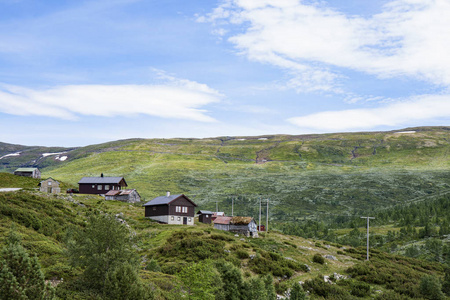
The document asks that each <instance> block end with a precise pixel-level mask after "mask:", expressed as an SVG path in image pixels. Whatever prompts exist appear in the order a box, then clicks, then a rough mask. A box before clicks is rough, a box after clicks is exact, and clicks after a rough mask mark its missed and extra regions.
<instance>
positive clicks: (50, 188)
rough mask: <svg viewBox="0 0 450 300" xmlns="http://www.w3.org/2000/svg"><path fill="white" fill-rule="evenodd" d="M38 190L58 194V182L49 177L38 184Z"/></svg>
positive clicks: (59, 191) (59, 190) (59, 189)
mask: <svg viewBox="0 0 450 300" xmlns="http://www.w3.org/2000/svg"><path fill="white" fill-rule="evenodd" d="M38 186H39V190H40V191H41V192H44V193H50V194H58V193H61V188H60V187H59V182H58V181H56V180H55V179H53V178H51V177H49V178H47V179H45V180H43V181H41V182H39V184H38Z"/></svg>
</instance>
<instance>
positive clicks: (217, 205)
mask: <svg viewBox="0 0 450 300" xmlns="http://www.w3.org/2000/svg"><path fill="white" fill-rule="evenodd" d="M216 212H219V201H216Z"/></svg>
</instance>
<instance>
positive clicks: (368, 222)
mask: <svg viewBox="0 0 450 300" xmlns="http://www.w3.org/2000/svg"><path fill="white" fill-rule="evenodd" d="M361 219H367V260H369V219H375V218H374V217H361Z"/></svg>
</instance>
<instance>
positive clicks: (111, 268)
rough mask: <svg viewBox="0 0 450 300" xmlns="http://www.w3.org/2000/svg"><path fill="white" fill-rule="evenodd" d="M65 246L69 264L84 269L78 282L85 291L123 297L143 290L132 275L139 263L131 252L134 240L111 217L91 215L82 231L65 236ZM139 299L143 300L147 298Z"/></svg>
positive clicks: (149, 296) (72, 231) (134, 274)
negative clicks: (82, 284)
mask: <svg viewBox="0 0 450 300" xmlns="http://www.w3.org/2000/svg"><path fill="white" fill-rule="evenodd" d="M66 244H67V255H68V257H69V260H70V263H71V264H72V265H73V266H80V267H82V268H83V269H84V272H83V278H82V279H83V280H84V286H85V287H86V288H88V289H89V288H90V289H92V290H95V291H97V292H98V293H99V294H103V295H106V296H108V295H111V291H114V293H119V294H121V295H126V293H127V291H126V290H132V291H133V293H137V294H139V295H141V294H140V293H141V291H142V289H144V287H143V286H142V285H143V284H142V282H141V280H140V278H139V276H138V274H137V271H136V270H139V267H140V266H139V264H140V263H139V256H138V255H137V253H136V251H135V250H134V249H133V245H134V236H133V235H132V233H131V232H130V230H129V229H128V228H127V227H125V226H124V225H123V224H121V223H119V222H118V221H117V220H116V219H115V217H114V216H111V215H91V216H90V217H89V218H88V222H87V225H86V228H85V229H84V230H83V229H79V230H70V231H69V232H68V234H67V241H66ZM124 274H127V276H128V277H127V276H124ZM145 290H147V289H145ZM112 296H113V295H112ZM142 297H143V298H145V299H147V298H151V295H150V294H146V295H144V296H142ZM116 299H117V298H116ZM122 299H133V298H126V297H125V298H122ZM136 299H140V298H136Z"/></svg>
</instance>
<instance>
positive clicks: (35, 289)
mask: <svg viewBox="0 0 450 300" xmlns="http://www.w3.org/2000/svg"><path fill="white" fill-rule="evenodd" d="M54 296H55V291H54V289H53V288H52V287H51V286H50V285H49V284H45V279H44V274H43V273H42V271H41V266H40V265H39V262H38V259H37V257H36V255H34V256H32V257H30V255H29V254H28V253H27V251H26V250H25V248H24V247H23V245H22V242H21V239H20V236H19V235H18V234H17V233H16V232H15V228H12V229H11V231H10V233H9V236H8V240H7V244H6V246H5V247H4V248H3V250H2V251H1V253H0V299H2V300H3V299H45V300H46V299H54Z"/></svg>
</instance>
